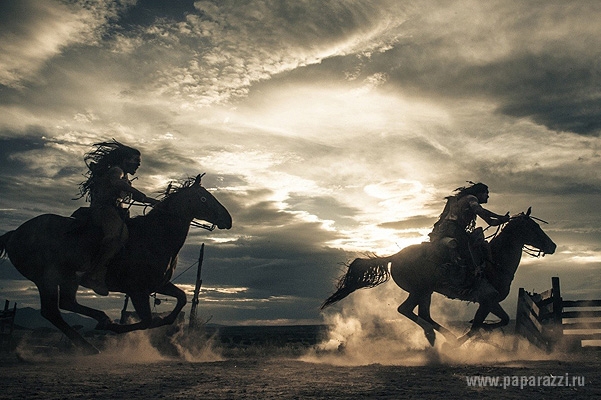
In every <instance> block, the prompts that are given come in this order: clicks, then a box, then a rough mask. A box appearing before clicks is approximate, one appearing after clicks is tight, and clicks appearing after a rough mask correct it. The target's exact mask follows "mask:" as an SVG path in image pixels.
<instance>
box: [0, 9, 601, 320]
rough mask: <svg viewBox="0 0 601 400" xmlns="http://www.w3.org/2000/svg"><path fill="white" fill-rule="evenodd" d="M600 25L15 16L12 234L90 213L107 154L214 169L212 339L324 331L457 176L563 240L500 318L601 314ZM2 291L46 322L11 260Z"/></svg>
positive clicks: (8, 86) (10, 40)
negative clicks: (239, 333)
mask: <svg viewBox="0 0 601 400" xmlns="http://www.w3.org/2000/svg"><path fill="white" fill-rule="evenodd" d="M600 19H601V3H599V2H598V1H571V2H565V1H549V0H545V1H528V2H523V1H507V0H502V1H486V2H482V1H478V0H473V1H470V0H458V1H420V2H403V1H397V0H388V1H386V0H379V1H375V0H374V1H369V0H356V1H355V0H344V1H342V0H337V1H334V0H321V1H283V0H222V1H216V0H215V1H196V2H194V1H185V0H177V1H158V0H152V1H151V0H140V1H135V0H120V1H107V0H98V1H83V0H65V1H50V0H4V1H2V2H0V193H1V194H0V233H4V232H6V231H8V230H11V229H15V228H16V227H17V226H19V225H20V224H21V223H22V222H24V221H25V220H27V219H29V218H31V217H33V216H35V215H38V214H41V213H46V212H54V213H58V214H63V215H68V214H69V213H70V212H71V211H72V210H73V209H75V208H77V207H79V206H81V205H84V204H85V203H84V202H83V200H79V201H74V200H72V198H73V197H75V195H76V193H77V184H78V183H79V182H80V181H81V180H82V178H83V177H82V174H83V173H85V165H84V163H83V154H84V153H85V152H86V151H88V150H89V149H90V145H91V144H92V143H94V142H97V141H101V140H107V139H111V138H115V139H117V140H119V141H122V142H124V143H127V144H129V145H132V146H135V147H137V148H139V149H140V150H141V151H142V154H143V163H142V166H141V168H140V169H139V171H138V176H139V179H138V180H137V181H135V185H137V187H138V188H140V189H142V190H143V191H145V192H147V193H148V194H152V193H155V192H157V191H159V190H161V189H162V188H164V187H165V186H166V185H167V182H168V181H169V180H170V179H176V178H183V177H185V176H189V175H195V174H197V173H201V172H206V173H207V175H206V177H205V178H204V182H205V186H206V187H207V188H209V189H210V190H211V191H212V192H213V193H214V194H215V195H216V196H217V197H218V198H219V199H220V200H221V201H222V203H223V204H224V205H225V206H226V207H227V208H228V209H229V210H230V212H231V214H232V216H233V221H234V226H233V228H232V229H231V230H229V231H217V230H216V231H214V232H212V233H209V232H205V231H201V230H198V229H193V230H192V232H191V236H190V237H189V239H188V241H187V244H186V246H185V247H184V249H183V251H182V254H181V260H180V266H179V270H178V273H179V272H182V271H184V270H185V269H186V268H187V267H188V266H191V265H192V264H193V263H194V261H195V260H196V257H197V253H198V249H199V246H200V243H203V242H204V243H206V252H205V263H204V267H203V292H202V299H201V308H200V310H199V315H200V316H202V317H203V318H205V317H206V318H207V319H208V318H211V316H212V321H213V322H221V323H278V322H279V323H299V322H305V323H308V322H319V321H321V318H322V317H321V315H320V313H319V311H318V307H319V304H320V303H321V301H322V300H323V299H324V298H325V297H327V296H328V295H329V294H330V292H331V291H332V290H333V288H334V281H335V278H336V277H337V276H338V275H339V274H340V272H341V271H342V266H341V265H340V263H342V262H345V261H348V260H349V259H352V258H353V257H355V256H358V255H361V254H363V253H365V252H375V253H377V254H381V255H386V254H391V253H394V252H396V251H398V250H399V249H400V248H402V247H405V246H407V245H409V244H412V243H418V242H420V241H423V240H425V239H426V237H427V236H426V234H427V233H428V231H429V229H430V227H431V226H432V224H433V223H434V221H435V219H436V217H437V216H438V214H439V213H440V211H441V209H442V207H443V206H444V200H443V199H444V197H445V196H446V195H448V194H450V193H451V192H452V191H453V189H455V188H457V187H458V186H462V185H464V184H465V182H466V181H467V180H472V181H483V182H485V183H487V184H488V185H489V186H490V188H491V199H490V202H489V204H488V208H490V209H491V210H493V211H496V212H499V213H505V212H507V211H510V212H511V213H518V212H521V211H525V210H526V209H527V208H528V206H532V207H533V214H534V215H536V216H537V217H539V218H542V219H544V220H547V221H548V222H549V224H548V225H545V226H544V229H545V230H546V232H547V233H549V235H550V236H551V237H552V238H553V239H554V240H555V242H556V243H557V244H558V252H557V254H555V255H553V256H548V257H545V258H540V259H531V258H528V257H527V256H526V258H525V259H524V262H523V264H522V267H521V268H520V269H519V270H518V273H517V275H516V280H515V281H514V288H513V290H512V293H511V294H510V297H509V299H508V300H507V301H506V302H505V303H504V304H506V306H507V309H508V311H509V312H510V313H512V314H513V313H514V312H515V308H514V307H515V297H516V293H517V288H518V287H520V286H521V287H525V288H526V289H527V290H530V291H532V290H535V291H539V292H540V291H543V290H545V289H547V288H549V287H550V285H551V280H550V278H551V276H559V277H560V278H561V282H562V289H563V295H564V297H565V298H573V299H576V298H600V297H601V274H600V269H601V240H600V239H601V228H600V227H601V215H600V213H599V211H598V210H599V209H598V207H599V204H600V201H599V200H600V197H601V196H600V194H601V175H600V174H599V167H600V166H601V158H600V152H601V138H600V133H601V46H599V37H601V25H600V24H599V22H598V21H599V20H600ZM194 275H195V268H191V269H190V270H188V271H187V272H186V273H184V274H183V275H181V276H180V277H178V279H177V280H176V281H175V282H176V283H177V284H180V285H182V287H184V288H185V289H186V290H187V291H188V292H189V293H191V288H192V285H193V280H194ZM0 278H2V280H1V281H0V299H2V298H8V299H10V300H13V301H14V300H16V301H18V302H19V303H20V305H21V306H32V307H36V308H37V307H38V300H37V297H36V292H35V289H34V287H33V285H32V284H31V283H29V282H28V281H25V280H23V279H22V278H21V277H20V275H19V274H18V273H17V272H15V271H14V269H13V267H12V266H11V265H10V262H9V261H4V262H3V263H2V264H1V265H0ZM387 285H394V284H393V283H392V282H389V283H388V284H387ZM388 292H392V293H394V295H393V296H394V298H392V299H390V303H391V307H395V306H396V304H399V303H400V302H401V301H402V300H403V299H404V297H405V294H404V292H402V291H401V289H398V288H396V290H395V289H391V290H388ZM80 297H81V299H82V302H84V303H86V304H94V305H96V306H98V307H101V308H103V309H107V310H109V311H111V310H113V311H114V310H118V309H119V308H120V306H121V304H122V299H123V297H122V296H118V295H114V296H113V295H112V296H111V297H110V298H102V299H98V298H95V296H93V295H92V294H91V293H90V292H89V291H82V292H81V294H80ZM436 301H437V302H444V301H446V302H450V303H455V304H456V306H455V305H453V306H450V307H451V308H447V309H452V307H455V310H456V311H453V312H456V313H458V314H457V315H460V313H461V312H462V310H464V309H465V307H466V306H465V305H462V303H459V302H457V301H450V300H443V299H438V298H437V299H436ZM172 304H173V303H167V304H166V307H167V308H168V307H171V306H172ZM164 306H165V304H163V305H161V307H164ZM342 306H343V305H342ZM162 310H164V309H162ZM113 315H115V314H113Z"/></svg>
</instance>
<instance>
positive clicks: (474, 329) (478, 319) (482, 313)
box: [458, 303, 498, 345]
mask: <svg viewBox="0 0 601 400" xmlns="http://www.w3.org/2000/svg"><path fill="white" fill-rule="evenodd" d="M497 304H498V303H497ZM490 310H491V305H490V304H488V303H480V305H479V306H478V310H476V315H474V319H473V321H472V326H471V327H470V330H469V331H468V332H467V333H466V334H465V335H463V336H461V337H460V338H459V340H458V344H459V345H462V344H463V343H465V342H467V341H468V339H470V338H471V337H472V336H474V335H475V334H476V333H478V330H479V329H480V328H481V327H482V326H483V324H484V320H485V319H486V317H487V316H488V314H489V313H490Z"/></svg>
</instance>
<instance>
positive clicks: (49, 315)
mask: <svg viewBox="0 0 601 400" xmlns="http://www.w3.org/2000/svg"><path fill="white" fill-rule="evenodd" d="M36 284H37V283H36ZM37 286H38V291H39V292H40V308H41V314H42V317H44V318H46V319H47V320H48V321H50V322H51V323H52V325H54V326H56V327H57V328H58V329H59V330H60V331H61V332H63V333H64V334H65V336H67V337H68V338H69V339H70V340H71V342H73V344H75V346H77V347H78V348H79V349H81V350H82V351H83V352H84V354H86V355H91V354H98V353H100V351H99V350H98V349H97V348H96V347H94V346H93V345H91V344H90V343H88V342H87V341H86V340H85V339H84V338H83V336H81V335H80V334H79V333H78V332H77V331H76V330H75V329H73V328H72V327H71V326H70V325H69V324H67V323H66V322H65V320H64V319H63V317H62V315H61V312H60V311H59V309H58V304H59V289H58V284H57V283H55V282H51V281H50V282H49V279H47V278H46V279H44V282H43V283H41V284H37Z"/></svg>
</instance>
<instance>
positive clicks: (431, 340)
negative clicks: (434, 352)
mask: <svg viewBox="0 0 601 400" xmlns="http://www.w3.org/2000/svg"><path fill="white" fill-rule="evenodd" d="M425 335H426V339H428V343H430V346H432V347H434V342H436V334H435V333H434V331H428V332H425Z"/></svg>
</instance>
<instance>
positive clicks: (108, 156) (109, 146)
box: [77, 139, 140, 200]
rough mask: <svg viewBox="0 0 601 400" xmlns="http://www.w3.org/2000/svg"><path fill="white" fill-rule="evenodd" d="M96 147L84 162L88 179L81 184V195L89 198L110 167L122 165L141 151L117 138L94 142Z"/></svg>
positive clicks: (86, 155)
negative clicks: (98, 180)
mask: <svg viewBox="0 0 601 400" xmlns="http://www.w3.org/2000/svg"><path fill="white" fill-rule="evenodd" d="M92 146H93V147H94V149H93V150H92V151H90V152H89V153H86V154H85V155H84V158H83V160H84V162H85V163H86V165H87V166H88V172H86V174H85V176H87V179H86V180H85V181H83V182H81V183H80V184H79V197H77V198H78V199H80V198H82V197H84V196H85V197H86V200H89V196H90V192H91V191H92V189H93V188H94V184H95V182H96V180H97V179H98V178H99V177H101V176H102V175H104V174H105V173H106V172H107V171H108V170H109V169H111V168H112V167H114V166H116V165H120V164H121V163H123V161H124V160H125V159H127V158H130V157H132V156H136V155H137V156H139V155H140V151H139V150H137V149H134V148H133V147H129V146H126V145H124V144H121V143H119V142H118V141H116V140H115V139H113V140H112V141H110V142H100V143H94V144H93V145H92Z"/></svg>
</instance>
